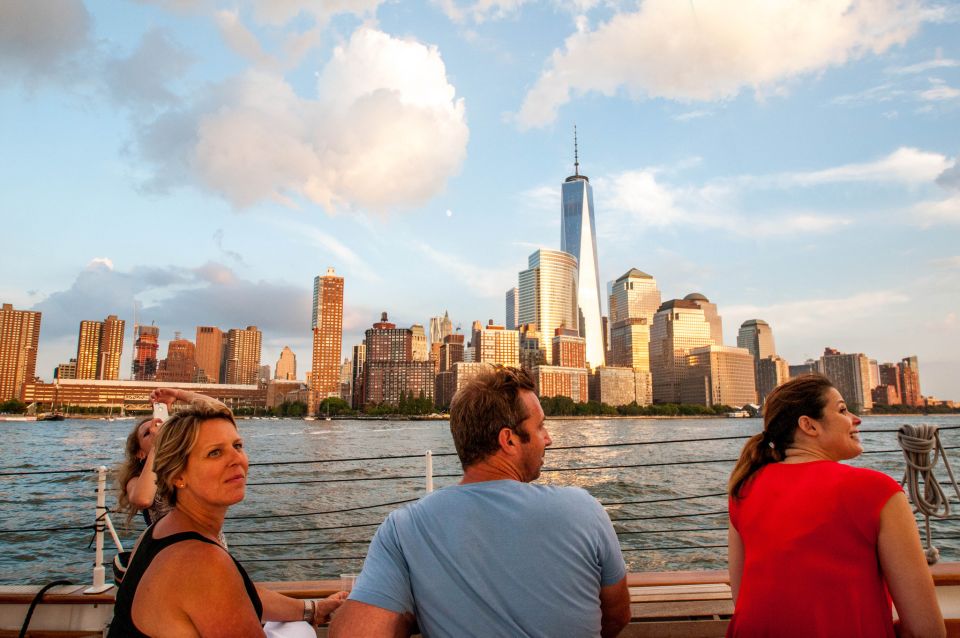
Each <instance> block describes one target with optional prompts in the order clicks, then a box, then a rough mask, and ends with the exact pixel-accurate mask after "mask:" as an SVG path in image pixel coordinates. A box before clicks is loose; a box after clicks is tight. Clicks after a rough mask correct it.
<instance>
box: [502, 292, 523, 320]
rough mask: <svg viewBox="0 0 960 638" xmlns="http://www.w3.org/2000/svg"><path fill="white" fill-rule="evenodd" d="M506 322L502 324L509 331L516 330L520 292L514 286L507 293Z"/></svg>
mask: <svg viewBox="0 0 960 638" xmlns="http://www.w3.org/2000/svg"><path fill="white" fill-rule="evenodd" d="M506 297H507V299H506V302H507V317H506V318H507V322H506V323H505V324H504V325H505V326H506V328H507V329H509V330H516V329H517V306H518V305H519V304H520V290H519V288H517V287H516V286H514V287H513V288H511V289H510V290H508V291H507V295H506Z"/></svg>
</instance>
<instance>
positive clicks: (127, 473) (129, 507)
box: [117, 415, 153, 527]
mask: <svg viewBox="0 0 960 638" xmlns="http://www.w3.org/2000/svg"><path fill="white" fill-rule="evenodd" d="M152 420H153V415H150V416H147V417H144V418H142V419H140V420H139V421H137V424H136V425H135V426H133V430H131V431H130V434H128V435H127V443H126V445H125V446H124V448H123V449H124V458H123V462H122V463H121V464H120V465H119V466H118V467H117V483H118V487H119V488H120V495H119V496H118V497H117V506H118V508H119V510H120V511H121V512H124V513H126V515H127V518H126V520H125V521H124V525H125V526H127V527H129V526H130V521H132V520H133V517H134V516H135V515H136V513H137V512H138V511H140V508H138V507H135V506H134V505H133V504H131V503H130V498H129V497H128V496H127V483H129V482H130V479H132V478H134V477H136V476H140V474H141V473H142V472H143V462H144V460H145V459H141V458H140V457H138V456H137V455H138V454H140V451H141V448H140V426H142V425H143V424H144V423H146V422H147V421H152Z"/></svg>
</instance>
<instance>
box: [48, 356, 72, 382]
mask: <svg viewBox="0 0 960 638" xmlns="http://www.w3.org/2000/svg"><path fill="white" fill-rule="evenodd" d="M53 378H54V379H76V378H77V360H76V359H70V361H69V362H67V363H61V364H59V365H58V366H57V367H56V368H55V369H54V370H53Z"/></svg>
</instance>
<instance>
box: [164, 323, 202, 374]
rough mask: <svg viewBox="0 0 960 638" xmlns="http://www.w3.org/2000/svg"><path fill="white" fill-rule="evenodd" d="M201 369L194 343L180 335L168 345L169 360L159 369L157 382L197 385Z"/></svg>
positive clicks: (165, 360)
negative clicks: (198, 364)
mask: <svg viewBox="0 0 960 638" xmlns="http://www.w3.org/2000/svg"><path fill="white" fill-rule="evenodd" d="M198 373H199V368H198V366H197V351H196V347H195V346H194V344H193V342H192V341H189V340H188V339H181V338H180V334H179V333H177V335H176V337H175V338H174V339H172V340H171V341H170V343H168V344H167V358H166V359H162V360H161V361H160V363H159V365H158V367H157V381H163V382H165V383H195V382H196V381H197V377H198Z"/></svg>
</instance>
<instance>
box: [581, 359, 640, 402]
mask: <svg viewBox="0 0 960 638" xmlns="http://www.w3.org/2000/svg"><path fill="white" fill-rule="evenodd" d="M589 390H590V400H591V401H596V402H598V403H605V404H607V405H612V406H620V405H630V404H631V403H636V404H637V405H650V403H652V402H653V378H652V376H651V375H650V373H649V372H646V371H643V370H635V369H634V368H617V367H612V366H602V367H600V368H597V369H596V370H594V371H593V373H592V374H591V375H590V380H589Z"/></svg>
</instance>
